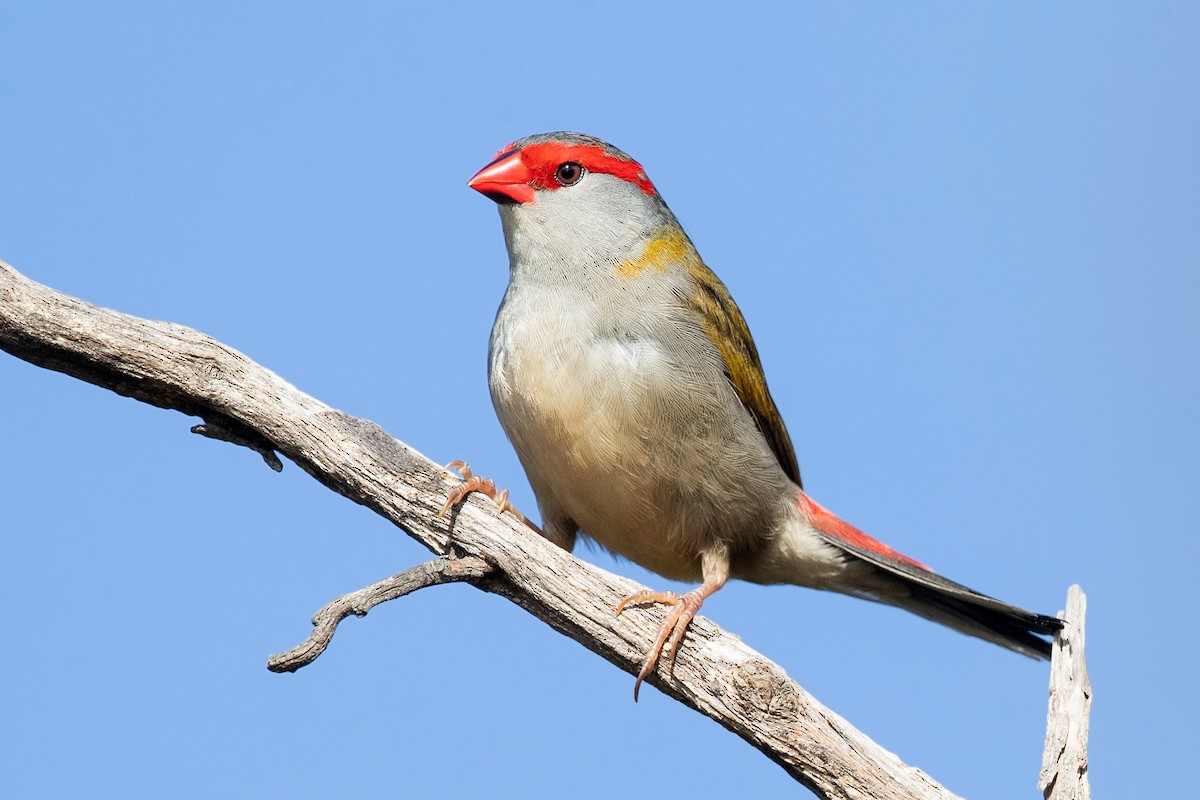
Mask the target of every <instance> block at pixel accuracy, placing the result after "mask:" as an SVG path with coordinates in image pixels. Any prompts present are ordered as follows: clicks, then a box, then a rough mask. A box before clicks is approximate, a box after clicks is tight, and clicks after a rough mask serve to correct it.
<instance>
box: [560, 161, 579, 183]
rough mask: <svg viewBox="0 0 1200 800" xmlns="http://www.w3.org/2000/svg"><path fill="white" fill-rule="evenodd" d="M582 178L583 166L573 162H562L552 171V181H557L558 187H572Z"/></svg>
mask: <svg viewBox="0 0 1200 800" xmlns="http://www.w3.org/2000/svg"><path fill="white" fill-rule="evenodd" d="M582 177H583V165H581V164H579V163H578V162H575V161H566V162H563V163H562V164H559V165H558V169H556V170H554V180H556V181H558V183H559V185H560V186H574V185H575V184H577V183H579V179H580V178H582Z"/></svg>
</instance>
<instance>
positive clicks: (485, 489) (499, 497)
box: [438, 460, 541, 533]
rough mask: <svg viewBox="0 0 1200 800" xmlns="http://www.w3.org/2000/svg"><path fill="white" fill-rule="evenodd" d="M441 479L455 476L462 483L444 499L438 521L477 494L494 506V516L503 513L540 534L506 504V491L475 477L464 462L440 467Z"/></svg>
mask: <svg viewBox="0 0 1200 800" xmlns="http://www.w3.org/2000/svg"><path fill="white" fill-rule="evenodd" d="M441 474H442V477H446V476H448V475H455V476H456V477H459V478H461V479H462V483H460V484H459V485H458V486H455V487H454V488H453V489H451V490H450V494H449V495H448V496H447V497H446V503H445V504H444V505H443V506H442V510H441V511H439V512H438V519H441V518H442V517H444V516H446V512H448V511H449V510H450V509H451V508H453V507H454V506H456V505H458V504H459V503H461V502H462V501H463V500H466V499H467V495H469V494H471V493H472V492H478V493H479V494H482V495H483V496H485V497H487V498H488V499H490V500H491V501H492V502H493V503H495V504H496V516H500V515H501V514H503V513H504V512H505V511H507V512H508V513H510V514H512V515H513V516H514V517H516V518H517V519H519V520H520V521H521V522H524V523H525V524H526V525H528V526H529V527H531V528H533V529H534V530H535V531H538V532H539V533H540V532H541V531H540V529H539V528H538V527H537V526H536V525H534V524H533V523H532V522H530V521H529V520H528V519H527V518H526V516H525V515H524V514H522V513H521V512H520V511H517V509H516V507H515V506H513V504H512V503H510V502H508V489H500V490H497V489H496V482H495V481H494V480H492V479H491V478H484V477H483V476H481V475H476V474H475V473H473V472H472V471H471V465H470V464H468V463H467V462H465V461H457V460H456V461H451V462H450V463H449V464H447V465H446V466H444V467H442V473H441Z"/></svg>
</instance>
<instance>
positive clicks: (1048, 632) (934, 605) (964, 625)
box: [797, 490, 1063, 659]
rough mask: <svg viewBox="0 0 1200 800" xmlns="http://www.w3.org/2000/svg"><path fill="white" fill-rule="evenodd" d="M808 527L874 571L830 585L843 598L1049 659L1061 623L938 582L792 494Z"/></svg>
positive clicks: (921, 566) (915, 564)
mask: <svg viewBox="0 0 1200 800" xmlns="http://www.w3.org/2000/svg"><path fill="white" fill-rule="evenodd" d="M797 492H798V500H797V505H798V506H799V508H800V510H801V513H803V514H804V515H805V516H806V517H807V519H808V522H809V524H810V525H811V526H812V527H813V529H815V530H816V531H817V532H818V533H819V534H821V536H822V538H823V539H824V540H825V541H826V542H827V543H828V544H830V545H832V546H834V547H836V548H838V549H839V550H840V551H841V552H843V553H844V554H845V555H846V556H847V557H849V558H851V559H855V560H857V561H860V562H862V563H864V564H865V565H868V566H869V567H872V568H873V570H872V571H873V573H874V574H873V575H872V578H873V579H872V580H870V581H868V582H866V583H863V582H861V581H857V580H856V581H854V582H852V583H847V584H846V585H845V586H837V585H836V584H835V585H833V586H829V587H828V588H831V589H837V590H838V591H842V592H845V593H846V594H852V595H856V596H858V597H863V598H866V599H868V600H874V601H876V602H880V603H887V604H889V605H894V606H899V607H901V608H905V609H907V610H909V611H911V612H913V613H914V614H919V615H920V616H922V617H925V618H926V619H931V620H933V621H934V622H938V623H941V624H942V625H946V626H948V627H950V628H954V629H955V630H957V631H961V632H962V633H966V634H968V635H970V636H977V637H979V638H980V639H986V640H987V641H989V642H994V643H996V644H998V645H1000V646H1002V647H1007V648H1008V649H1010V650H1015V651H1017V652H1018V653H1023V654H1024V655H1027V656H1030V657H1031V658H1043V659H1044V658H1049V657H1050V641H1049V640H1048V639H1046V638H1044V637H1046V636H1053V635H1054V633H1055V632H1056V631H1059V630H1061V629H1062V626H1063V623H1062V620H1060V619H1057V618H1055V617H1048V616H1046V615H1044V614H1035V613H1033V612H1032V611H1026V610H1025V609H1023V608H1018V607H1017V606H1013V605H1009V604H1008V603H1002V602H1001V601H999V600H996V599H995V598H992V597H988V596H987V595H985V594H980V593H979V592H976V591H974V590H972V589H968V588H967V587H966V586H963V585H962V584H959V583H955V582H954V581H952V580H948V579H946V578H943V577H942V576H941V575H938V574H937V573H936V572H934V571H933V570H931V569H929V568H928V567H926V566H925V565H924V564H922V563H920V562H919V561H915V560H913V559H911V558H909V557H908V556H905V555H902V554H901V553H898V552H896V551H895V550H893V549H892V548H890V547H888V546H887V545H885V544H883V543H882V542H879V541H877V540H876V539H873V538H872V537H870V536H868V535H867V534H865V533H863V532H862V531H860V530H859V529H858V528H855V527H854V526H853V525H850V524H849V523H847V522H844V521H843V520H841V519H839V518H838V517H837V516H835V515H834V514H832V513H830V512H829V511H826V510H825V509H824V508H822V507H821V506H820V505H818V504H817V503H816V502H814V501H813V500H811V499H810V498H809V497H808V495H806V494H805V493H804V492H803V491H800V490H797Z"/></svg>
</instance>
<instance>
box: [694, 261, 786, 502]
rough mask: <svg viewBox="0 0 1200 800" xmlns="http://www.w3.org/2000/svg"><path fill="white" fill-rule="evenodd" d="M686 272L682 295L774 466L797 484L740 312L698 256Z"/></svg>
mask: <svg viewBox="0 0 1200 800" xmlns="http://www.w3.org/2000/svg"><path fill="white" fill-rule="evenodd" d="M688 272H689V274H690V275H691V277H692V278H693V279H694V280H695V281H696V284H697V288H698V291H696V292H695V293H694V294H693V296H692V297H689V298H687V302H688V304H689V306H690V307H691V309H692V311H693V312H695V314H696V316H697V317H699V319H700V324H701V326H702V327H703V328H704V331H705V333H707V334H708V337H709V340H710V341H712V343H713V344H715V345H716V347H717V352H719V353H720V354H721V359H722V360H723V361H724V362H725V374H726V375H727V376H728V377H729V382H730V383H731V384H732V385H733V389H734V391H735V392H737V396H738V397H739V398H740V399H741V401H742V404H743V405H745V406H746V410H747V411H749V412H750V416H752V417H753V418H754V422H755V424H756V425H758V429H759V431H761V432H762V435H763V436H764V437H766V440H767V444H769V445H770V446H771V451H772V452H773V453H775V458H777V459H778V460H779V465H780V466H781V467H783V471H784V472H785V473H787V476H788V477H789V478H791V479H792V481H794V482H795V484H796V485H797V486H800V485H801V484H800V467H799V465H798V464H797V463H796V451H795V450H794V449H793V448H792V439H791V437H790V436H788V432H787V428H786V427H785V426H784V424H783V417H781V416H780V415H779V409H778V408H776V407H775V401H774V400H772V399H771V392H770V391H769V390H768V389H767V378H766V375H764V374H763V368H762V362H760V361H759V359H758V349H757V348H755V346H754V340H753V339H752V338H750V328H749V327H748V326H747V325H746V320H745V318H744V317H743V316H742V312H741V310H740V309H739V308H738V307H737V304H736V303H734V302H733V297H732V296H730V294H729V290H728V289H726V288H725V284H723V283H721V279H720V278H718V277H717V276H716V275H715V274H713V271H712V270H710V269H709V268H708V267H707V266H706V265H705V264H704V262H702V261H701V260H700V259H699V258H696V259H694V260H692V261H691V263H690V264H689V265H688Z"/></svg>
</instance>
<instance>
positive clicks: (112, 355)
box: [0, 261, 1082, 800]
mask: <svg viewBox="0 0 1200 800" xmlns="http://www.w3.org/2000/svg"><path fill="white" fill-rule="evenodd" d="M0 349H3V350H6V351H7V352H9V353H11V354H12V355H14V356H16V357H18V358H21V359H24V360H26V361H28V362H30V363H33V364H36V365H39V366H42V367H45V368H48V369H53V370H57V371H59V372H64V373H66V374H68V375H72V376H74V377H76V378H79V379H80V380H83V381H87V382H89V383H93V384H96V385H97V386H101V387H104V388H106V389H110V390H112V391H114V392H117V393H118V394H121V395H125V396H127V397H132V398H134V399H136V400H140V401H142V402H144V403H149V404H151V405H154V406H158V407H160V408H167V409H175V410H177V411H181V412H183V413H185V414H188V415H192V416H197V417H200V418H202V419H203V420H204V424H203V425H198V426H196V427H195V428H193V431H194V432H197V433H201V434H204V435H207V436H210V437H213V438H219V439H223V440H226V441H231V442H234V443H237V444H242V445H245V446H248V447H251V448H252V449H254V450H256V451H257V452H259V453H260V454H261V455H262V456H263V458H264V459H265V460H266V461H267V463H268V464H269V465H271V466H272V468H274V469H279V468H281V466H282V465H281V463H280V462H279V460H278V457H277V456H276V453H279V454H282V455H283V456H286V457H287V458H288V459H290V460H291V461H292V462H294V463H295V464H297V465H298V466H300V467H301V468H302V469H303V470H305V471H306V472H308V473H309V474H310V475H312V476H313V477H314V478H316V479H317V480H318V481H320V482H321V483H322V484H324V485H325V486H326V487H328V488H330V489H332V490H333V491H335V492H337V493H339V494H341V495H343V496H345V497H347V498H349V499H351V500H353V501H355V502H356V503H360V504H362V505H364V506H366V507H368V508H370V509H371V510H373V511H375V512H376V513H378V514H379V515H381V516H383V517H384V518H386V519H388V520H390V521H391V522H393V523H394V524H396V525H397V526H398V527H400V528H401V529H402V530H404V531H405V532H406V533H408V534H409V535H410V536H412V537H413V538H414V539H416V540H417V541H419V542H421V543H422V544H423V545H425V546H426V547H427V548H429V550H431V551H432V552H433V553H435V554H436V555H438V556H440V558H438V559H435V560H434V561H431V562H429V563H427V564H425V565H421V566H420V567H417V568H414V570H410V571H409V572H408V573H403V574H402V575H398V576H394V577H393V578H391V579H387V580H386V581H382V582H380V584H376V586H374V587H368V589H364V590H362V591H361V592H360V593H355V595H354V596H348V597H347V598H343V599H341V600H338V601H334V603H331V604H330V606H328V607H327V608H326V609H325V610H324V611H323V612H322V613H321V614H319V615H318V619H316V620H314V625H317V629H316V630H315V631H314V634H313V636H312V637H310V639H309V641H308V642H305V643H304V644H303V645H301V647H300V648H297V650H294V651H291V652H290V653H287V654H283V655H281V656H275V657H273V658H272V661H271V665H270V666H271V668H272V669H275V670H277V671H282V670H289V669H297V668H299V667H301V666H303V664H305V663H309V662H310V661H311V660H312V659H313V658H315V657H316V656H317V655H318V654H319V653H320V651H321V649H323V647H324V646H325V644H326V643H327V642H328V640H329V637H330V636H332V632H333V629H334V627H336V624H337V622H338V621H339V620H340V619H342V618H344V617H345V616H347V615H348V614H351V613H359V614H363V613H366V608H369V607H370V606H371V605H373V604H374V603H377V602H382V601H383V600H386V599H391V598H392V597H398V596H401V595H403V594H405V593H407V592H409V591H413V590H415V589H417V588H421V586H425V585H434V584H436V583H444V582H447V581H465V582H468V583H471V584H472V585H474V586H476V587H478V588H480V589H483V590H485V591H488V592H493V593H495V594H498V595H501V596H503V597H506V598H508V599H509V600H511V601H513V602H514V603H516V604H517V605H519V606H521V607H522V608H524V609H525V610H527V611H529V612H530V613H532V614H534V615H535V616H537V617H538V618H540V619H542V620H543V621H545V622H546V623H547V624H549V625H550V626H551V627H552V628H554V629H555V630H557V631H559V632H560V633H563V634H566V635H567V636H570V637H571V638H573V639H575V640H576V641H578V642H580V643H581V644H583V645H584V646H585V647H587V648H588V649H590V650H592V651H593V652H595V653H597V654H598V655H600V656H602V657H603V658H605V659H607V660H608V661H610V662H612V663H613V664H615V665H617V666H618V667H620V668H621V669H623V670H625V671H626V672H629V673H631V674H636V672H637V670H638V668H639V666H640V663H641V659H642V656H643V654H644V653H645V652H646V649H647V648H648V646H649V644H650V642H651V640H652V638H653V635H654V633H655V630H656V628H657V624H658V623H657V620H658V619H659V615H660V614H661V610H659V609H654V608H651V609H634V610H631V611H630V612H628V613H626V614H624V615H622V616H621V617H619V618H617V617H614V615H613V609H614V608H615V607H616V605H617V603H618V602H619V601H620V600H621V599H622V598H623V597H625V596H627V595H629V594H632V593H633V592H634V591H637V590H638V589H640V588H642V587H639V586H638V585H636V584H635V583H633V582H632V581H630V580H627V579H625V578H622V577H620V576H617V575H614V574H611V573H609V572H606V571H605V570H602V569H600V568H598V567H596V566H593V565H591V564H588V563H586V562H583V561H580V560H579V559H577V558H575V557H574V556H572V555H571V554H570V553H567V552H565V551H564V550H562V549H560V548H558V547H556V546H554V545H552V544H550V543H549V542H547V541H546V540H545V539H543V538H541V537H540V536H538V535H536V534H535V533H534V532H533V531H531V530H530V529H529V528H527V527H526V526H524V525H521V524H520V523H518V522H516V521H515V520H513V519H512V518H511V517H510V516H509V515H503V516H500V517H497V516H496V515H495V513H493V511H492V508H493V507H489V505H488V504H487V503H486V502H484V501H481V500H480V499H472V500H468V502H466V503H464V504H463V505H462V506H461V508H460V509H459V510H458V511H455V512H453V513H452V514H451V515H450V516H449V517H448V519H439V518H438V512H439V510H440V509H441V506H442V504H443V502H444V501H445V498H446V495H447V493H448V491H450V490H451V489H452V488H453V487H454V485H455V484H456V483H457V480H456V479H448V478H447V477H446V476H445V475H444V474H443V473H442V471H441V470H440V469H439V467H438V465H436V464H434V463H432V462H431V461H429V460H428V459H427V458H425V457H424V456H422V455H421V454H420V453H417V452H416V451H415V450H413V449H412V448H410V447H408V446H407V445H405V444H403V443H402V442H400V441H397V440H396V439H394V438H392V437H391V436H390V435H388V434H387V433H386V432H385V431H383V430H382V429H381V428H380V427H379V426H377V425H376V424H374V423H372V422H370V421H367V420H364V419H359V418H356V417H352V416H349V415H347V414H344V413H342V412H340V411H338V410H336V409H333V408H330V407H329V406H326V405H325V404H324V403H321V402H320V401H319V400H316V399H315V398H312V397H310V396H308V395H306V394H304V393H303V392H301V391H299V390H298V389H296V388H295V387H294V386H292V385H291V384H289V383H288V382H287V381H285V380H283V379H282V378H280V377H279V376H278V375H276V374H274V373H273V372H271V371H270V370H267V369H265V368H264V367H261V366H259V365H258V364H256V363H254V362H253V361H251V360H250V359H249V358H247V357H246V356H244V355H242V354H241V353H239V352H237V351H236V350H233V349H232V348H230V347H228V346H226V345H224V344H222V343H220V342H218V341H216V340H215V339H212V338H210V337H208V336H206V335H204V334H202V333H200V332H198V331H195V330H193V329H191V328H187V327H184V326H181V325H175V324H172V323H167V322H154V321H150V320H145V319H140V318H137V317H133V316H129V315H126V314H121V313H118V312H116V311H111V310H108V309H103V308H99V307H96V306H93V305H90V304H88V303H85V302H83V301H81V300H78V299H76V298H73V297H70V296H67V295H64V294H62V293H59V292H56V291H54V290H52V289H50V288H47V287H45V286H42V285H40V284H38V283H35V282H34V281H31V280H29V279H28V278H25V277H24V276H23V275H21V274H20V273H18V272H17V271H16V270H14V269H13V268H12V267H10V266H9V265H8V264H6V263H4V262H3V261H0ZM1079 643H1080V645H1082V636H1080V639H1079ZM1080 653H1082V651H1080ZM647 680H648V681H649V682H650V683H652V684H654V685H655V686H657V687H658V688H659V689H660V690H662V691H663V692H664V693H665V694H667V695H669V696H671V697H673V698H675V699H676V700H678V701H679V702H681V703H684V704H685V705H687V706H690V707H691V708H694V709H696V710H697V711H699V712H701V713H702V714H705V715H707V716H709V717H711V718H712V719H714V720H716V721H717V722H719V723H720V724H721V725H723V726H725V727H726V728H728V729H729V730H731V731H733V732H734V733H736V734H737V735H739V736H741V737H742V738H743V739H745V740H746V741H747V742H749V743H750V744H751V745H753V746H754V747H756V748H758V749H759V750H760V751H762V752H763V754H765V755H766V756H767V757H768V758H770V759H771V760H773V761H775V762H776V763H778V764H779V765H780V766H782V767H783V768H784V769H785V770H787V772H788V773H789V774H790V775H792V776H793V777H794V778H795V779H796V780H798V781H799V782H801V783H803V784H804V785H805V786H807V787H809V788H810V789H812V790H813V791H814V792H815V793H816V794H817V795H818V796H819V797H822V798H838V799H842V798H844V799H845V800H850V799H851V798H859V799H861V798H874V799H876V800H880V799H883V798H929V799H931V800H932V799H933V798H951V797H954V796H955V795H953V794H951V793H950V792H949V791H947V790H946V789H945V788H943V787H942V786H940V785H939V784H938V783H936V782H935V781H934V780H933V779H932V778H930V777H929V776H928V775H926V774H924V773H923V772H921V771H920V770H918V769H915V768H913V767H910V766H907V765H905V764H903V763H902V762H901V761H900V760H899V759H898V758H897V757H896V756H894V755H893V754H892V753H890V752H888V751H886V750H884V749H883V748H881V747H879V746H878V745H877V744H875V743H874V742H872V741H871V740H870V739H868V738H867V737H866V736H864V735H863V734H862V733H860V732H859V731H857V730H855V729H854V727H853V726H851V725H850V724H849V723H847V722H846V721H845V720H843V719H841V718H840V717H839V716H837V715H836V714H834V713H833V712H832V711H830V710H829V709H827V708H825V707H824V706H822V705H821V704H820V703H818V702H817V701H816V700H814V699H813V698H812V697H811V696H810V695H809V694H808V693H807V692H806V691H804V689H802V688H801V687H800V686H798V685H797V684H795V683H794V682H792V681H791V680H790V679H789V678H788V676H787V675H786V673H785V672H784V671H783V670H782V669H781V668H780V667H779V666H777V665H776V664H774V663H772V662H771V661H769V660H767V659H766V658H764V657H763V656H761V655H759V654H758V653H756V652H754V651H753V650H751V649H750V648H749V647H747V646H746V645H745V644H743V643H742V642H741V641H740V640H739V639H737V638H736V637H734V636H731V635H729V634H726V633H725V632H724V631H722V630H721V629H720V628H719V627H717V626H716V625H714V624H713V623H712V622H710V621H709V620H707V619H704V618H702V617H698V618H697V619H696V620H695V621H694V622H693V624H692V626H691V627H690V629H689V631H688V634H687V636H686V637H685V638H684V641H683V642H682V644H681V646H680V648H679V652H678V654H677V658H676V660H675V663H674V667H673V669H671V670H669V671H668V672H666V673H665V674H664V672H663V670H662V669H660V670H658V671H656V672H655V673H653V674H652V675H650V676H649V678H648V679H647ZM1048 796H1049V795H1048ZM1057 796H1058V795H1055V797H1057Z"/></svg>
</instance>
